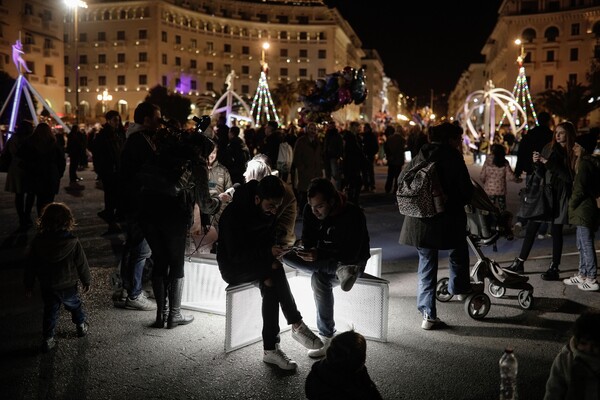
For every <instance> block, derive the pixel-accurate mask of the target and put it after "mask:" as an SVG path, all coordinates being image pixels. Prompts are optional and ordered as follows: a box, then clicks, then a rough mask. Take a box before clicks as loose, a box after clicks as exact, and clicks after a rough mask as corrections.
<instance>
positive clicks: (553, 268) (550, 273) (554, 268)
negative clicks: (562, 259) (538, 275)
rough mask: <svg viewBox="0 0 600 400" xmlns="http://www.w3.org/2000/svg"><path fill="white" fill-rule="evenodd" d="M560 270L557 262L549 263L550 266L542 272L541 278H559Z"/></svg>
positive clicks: (549, 279)
mask: <svg viewBox="0 0 600 400" xmlns="http://www.w3.org/2000/svg"><path fill="white" fill-rule="evenodd" d="M559 274H560V270H559V269H558V264H555V263H552V264H550V268H548V270H547V271H546V272H544V273H543V274H542V279H543V280H545V281H558V280H560V275H559Z"/></svg>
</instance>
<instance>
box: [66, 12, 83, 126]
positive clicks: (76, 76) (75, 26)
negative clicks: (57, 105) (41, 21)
mask: <svg viewBox="0 0 600 400" xmlns="http://www.w3.org/2000/svg"><path fill="white" fill-rule="evenodd" d="M65 4H66V6H67V7H68V8H70V9H71V10H73V39H74V41H75V63H74V65H75V124H76V125H79V48H78V47H79V43H78V42H79V37H78V36H79V33H78V32H77V22H78V21H77V20H78V16H77V14H78V10H79V7H81V8H87V3H86V2H85V1H81V0H65Z"/></svg>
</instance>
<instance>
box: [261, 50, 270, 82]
mask: <svg viewBox="0 0 600 400" xmlns="http://www.w3.org/2000/svg"><path fill="white" fill-rule="evenodd" d="M269 47H271V45H270V44H269V42H264V43H263V44H262V50H261V57H260V65H261V67H262V70H263V71H264V72H265V74H266V73H267V72H268V69H269V64H267V62H266V61H265V52H266V51H267V50H269Z"/></svg>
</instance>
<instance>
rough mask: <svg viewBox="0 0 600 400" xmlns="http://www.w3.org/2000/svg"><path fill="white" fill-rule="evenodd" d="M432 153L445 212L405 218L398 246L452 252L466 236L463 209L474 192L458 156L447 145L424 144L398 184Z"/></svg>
mask: <svg viewBox="0 0 600 400" xmlns="http://www.w3.org/2000/svg"><path fill="white" fill-rule="evenodd" d="M433 151H436V153H435V154H434V157H435V159H436V160H437V171H438V176H439V179H440V182H441V185H442V189H443V191H444V194H445V195H446V203H445V211H444V212H442V213H440V214H438V215H436V216H434V217H431V218H415V217H408V216H405V217H404V222H403V223H402V230H401V231H400V240H399V242H400V244H406V245H409V246H415V247H423V248H427V249H438V250H447V249H454V248H456V247H458V246H459V245H460V244H461V242H462V241H464V240H465V237H466V235H467V215H466V213H465V209H464V206H465V205H467V204H469V203H470V201H471V197H472V195H473V190H474V189H473V184H472V183H471V177H470V176H469V171H468V170H467V166H466V164H465V160H464V159H463V157H462V154H460V153H459V151H458V150H457V149H455V148H452V147H450V146H448V145H443V144H438V143H428V144H425V145H423V147H422V148H421V150H420V151H419V153H418V154H417V156H416V157H415V158H413V159H412V160H411V162H410V163H409V165H408V166H407V167H406V168H404V170H403V171H402V172H401V173H400V177H399V178H398V180H401V179H403V178H404V175H405V174H406V172H407V171H409V170H410V168H411V167H412V166H413V165H415V164H417V163H419V162H421V161H423V160H425V159H427V158H428V157H429V156H430V155H431V154H432V152H433Z"/></svg>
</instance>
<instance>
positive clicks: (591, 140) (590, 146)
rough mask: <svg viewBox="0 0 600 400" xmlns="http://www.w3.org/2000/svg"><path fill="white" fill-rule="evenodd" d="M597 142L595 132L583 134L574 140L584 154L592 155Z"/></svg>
mask: <svg viewBox="0 0 600 400" xmlns="http://www.w3.org/2000/svg"><path fill="white" fill-rule="evenodd" d="M597 142H598V134H597V133H596V132H590V133H585V134H583V135H579V136H577V137H576V138H575V143H577V144H578V145H580V146H581V147H583V149H584V150H585V153H586V154H592V153H593V152H594V149H595V148H596V144H597Z"/></svg>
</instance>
